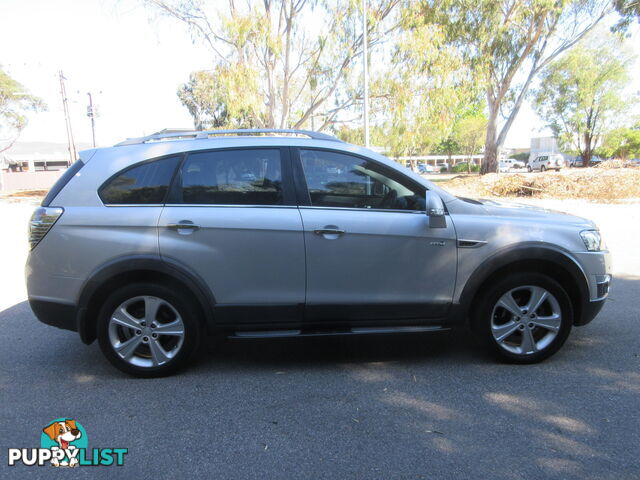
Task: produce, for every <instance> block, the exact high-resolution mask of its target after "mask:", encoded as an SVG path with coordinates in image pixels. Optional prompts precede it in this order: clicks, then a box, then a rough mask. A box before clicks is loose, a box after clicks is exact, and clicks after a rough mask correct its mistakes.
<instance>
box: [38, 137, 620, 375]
mask: <svg viewBox="0 0 640 480" xmlns="http://www.w3.org/2000/svg"><path fill="white" fill-rule="evenodd" d="M30 242H31V253H30V255H29V260H28V264H27V268H26V277H27V285H28V292H29V302H30V304H31V307H32V309H33V311H34V313H35V315H36V316H37V317H38V318H39V319H40V320H41V321H42V322H44V323H47V324H49V325H54V326H57V327H60V328H64V329H67V330H73V331H77V332H78V333H79V334H80V338H81V339H82V341H83V342H84V343H87V344H89V343H91V342H93V341H94V340H96V339H97V340H98V342H99V344H100V347H101V349H102V351H103V352H104V354H105V356H106V357H107V358H108V359H109V360H110V361H111V363H113V364H114V365H115V366H116V367H118V368H119V369H121V370H123V371H125V372H128V373H130V374H134V375H138V376H148V377H150V376H160V375H165V374H168V373H171V372H173V371H175V370H176V369H178V368H179V367H181V366H183V365H185V364H186V363H187V362H188V361H189V360H191V359H192V358H193V357H194V355H195V354H196V352H197V351H198V347H199V346H200V345H201V344H202V343H203V342H202V340H203V338H204V337H205V335H206V334H218V335H227V336H233V337H241V338H264V337H283V336H306V335H335V334H343V335H358V334H380V333H394V332H398V333H400V332H426V331H440V330H446V329H450V328H451V327H452V326H454V325H460V324H468V325H470V326H471V327H472V329H473V331H474V332H476V333H477V335H478V336H479V338H481V339H482V340H483V341H484V342H485V343H486V344H487V346H488V347H489V348H490V350H491V351H493V352H494V353H495V354H496V355H497V356H498V357H500V358H502V359H504V360H507V361H510V362H513V363H532V362H538V361H540V360H542V359H544V358H547V357H549V356H550V355H552V354H553V353H554V352H556V351H557V350H558V349H559V348H560V347H561V346H562V344H563V343H564V342H565V340H566V339H567V336H568V335H569V331H570V330H571V327H572V326H573V325H584V324H586V323H588V322H590V321H591V320H592V319H593V318H594V317H595V315H596V314H597V313H598V311H599V310H600V309H601V308H602V305H603V303H604V300H605V298H606V297H607V294H608V289H609V283H610V281H611V264H610V255H609V253H608V252H607V251H606V247H604V245H603V243H602V241H601V238H600V234H599V232H598V229H597V227H596V226H595V225H594V224H593V223H592V222H591V221H589V220H585V219H582V218H577V217H573V216H569V215H565V214H562V213H555V212H550V211H546V210H540V209H535V208H530V207H525V206H520V205H506V204H501V203H496V202H493V201H486V200H485V201H481V200H472V199H467V198H458V197H455V196H453V195H451V194H449V193H447V192H446V191H444V190H442V189H440V188H438V187H437V186H435V185H433V184H432V183H430V182H428V181H427V180H425V179H424V178H422V177H421V176H420V175H418V174H415V173H413V172H411V171H409V170H407V169H405V168H403V167H402V166H400V165H399V164H398V163H396V162H394V161H391V160H389V159H387V158H385V157H383V156H381V155H378V154H376V153H374V152H372V151H370V150H366V149H364V148H360V147H357V146H354V145H350V144H347V143H343V142H341V141H339V140H337V139H336V138H334V137H331V136H328V135H324V134H320V133H316V132H308V131H293V130H278V131H275V130H266V131H265V130H253V131H246V130H245V131H242V130H241V131H211V132H164V133H159V134H154V135H151V136H148V137H144V138H138V139H132V140H127V141H125V142H122V143H120V144H118V145H116V146H114V147H111V148H99V149H93V150H87V151H84V152H82V153H81V154H80V159H79V160H78V161H77V162H76V163H75V164H74V165H73V166H72V167H71V168H69V169H68V170H67V171H66V173H65V174H64V175H63V176H62V177H61V178H60V180H59V181H58V182H57V183H56V184H55V185H54V187H53V188H52V189H51V191H50V192H49V193H48V195H47V196H46V198H45V199H44V200H43V202H42V206H41V207H39V208H37V209H36V211H35V213H34V214H33V217H32V219H31V225H30Z"/></svg>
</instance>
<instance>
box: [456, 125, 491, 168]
mask: <svg viewBox="0 0 640 480" xmlns="http://www.w3.org/2000/svg"><path fill="white" fill-rule="evenodd" d="M486 135H487V117H485V116H484V115H474V116H469V117H465V118H462V119H460V121H459V122H458V123H457V124H456V126H455V128H454V132H453V138H454V139H455V142H456V144H458V145H459V146H460V151H461V153H462V154H463V155H466V156H468V157H469V161H468V162H467V167H468V173H471V156H472V155H476V154H478V153H480V151H481V149H482V147H483V146H484V140H485V139H486Z"/></svg>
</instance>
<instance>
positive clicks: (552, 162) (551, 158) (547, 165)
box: [527, 153, 565, 172]
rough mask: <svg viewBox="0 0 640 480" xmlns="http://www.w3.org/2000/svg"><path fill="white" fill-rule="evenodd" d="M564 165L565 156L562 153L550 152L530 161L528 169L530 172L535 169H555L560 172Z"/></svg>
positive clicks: (542, 170)
mask: <svg viewBox="0 0 640 480" xmlns="http://www.w3.org/2000/svg"><path fill="white" fill-rule="evenodd" d="M564 166H565V162H564V157H563V156H562V154H561V153H548V154H546V155H540V156H538V157H536V158H534V159H533V160H532V161H531V162H529V165H527V170H529V171H530V172H533V171H534V170H540V171H541V172H544V171H545V170H555V171H557V172H559V171H560V169H561V168H562V167H564Z"/></svg>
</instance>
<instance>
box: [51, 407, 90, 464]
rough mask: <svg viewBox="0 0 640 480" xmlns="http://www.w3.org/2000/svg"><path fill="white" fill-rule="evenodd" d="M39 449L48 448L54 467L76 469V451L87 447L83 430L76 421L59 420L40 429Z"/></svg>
mask: <svg viewBox="0 0 640 480" xmlns="http://www.w3.org/2000/svg"><path fill="white" fill-rule="evenodd" d="M40 443H41V447H42V448H49V449H50V450H51V451H52V453H53V456H52V458H51V465H53V466H54V467H77V466H78V449H79V448H86V447H87V443H88V442H87V437H86V432H84V428H82V425H80V423H79V422H77V421H76V420H72V419H70V418H59V419H57V420H55V421H53V422H52V423H50V424H49V425H47V426H46V427H44V428H43V429H42V439H41V442H40Z"/></svg>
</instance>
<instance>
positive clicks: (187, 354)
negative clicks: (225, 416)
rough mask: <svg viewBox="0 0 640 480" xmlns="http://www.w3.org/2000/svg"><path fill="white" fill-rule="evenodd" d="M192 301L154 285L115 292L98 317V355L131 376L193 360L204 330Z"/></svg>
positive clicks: (162, 372) (157, 373)
mask: <svg viewBox="0 0 640 480" xmlns="http://www.w3.org/2000/svg"><path fill="white" fill-rule="evenodd" d="M194 304H195V303H194V301H193V300H192V299H191V298H190V297H189V296H188V295H186V294H184V293H182V292H181V291H180V290H178V289H175V288H170V287H167V286H164V285H161V284H155V283H134V284H130V285H126V286H124V287H122V288H120V289H118V290H116V291H114V292H113V293H112V294H111V295H109V297H108V298H107V300H106V301H105V302H104V304H103V306H102V308H101V310H100V314H99V316H98V324H97V334H98V343H99V345H100V349H101V350H102V353H103V354H104V356H105V357H107V360H109V362H111V364H112V365H113V366H115V367H116V368H118V369H119V370H121V371H123V372H125V373H128V374H130V375H133V376H136V377H146V378H150V377H162V376H166V375H171V374H173V373H175V372H177V371H178V370H179V369H181V368H183V367H184V366H186V365H187V364H188V363H189V362H190V361H192V360H193V359H194V357H195V356H196V354H197V352H198V351H199V347H200V344H201V343H202V342H201V339H202V334H203V331H204V329H203V328H202V321H201V318H200V317H201V315H200V313H199V310H198V309H197V308H195V307H194ZM151 310H153V311H155V312H156V313H155V315H154V314H153V313H152V312H150V311H151ZM147 315H152V317H151V318H148V317H147ZM149 320H151V324H149ZM116 349H119V350H120V353H118V352H117V351H116Z"/></svg>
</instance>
